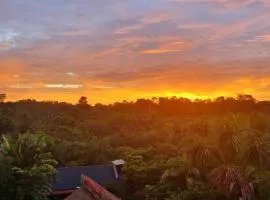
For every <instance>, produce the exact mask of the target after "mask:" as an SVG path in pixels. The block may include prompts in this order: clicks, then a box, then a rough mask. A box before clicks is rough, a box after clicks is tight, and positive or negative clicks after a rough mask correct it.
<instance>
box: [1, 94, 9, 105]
mask: <svg viewBox="0 0 270 200" xmlns="http://www.w3.org/2000/svg"><path fill="white" fill-rule="evenodd" d="M6 97H7V96H6V94H0V103H1V102H4V101H5V99H6Z"/></svg>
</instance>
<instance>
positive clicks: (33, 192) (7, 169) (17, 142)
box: [0, 134, 56, 200]
mask: <svg viewBox="0 0 270 200" xmlns="http://www.w3.org/2000/svg"><path fill="white" fill-rule="evenodd" d="M46 140H47V138H46V137H45V136H44V135H32V134H24V135H18V137H17V138H15V139H14V138H7V137H5V136H3V143H2V144H1V148H2V149H3V152H4V153H3V154H2V155H1V161H2V162H1V170H0V178H1V182H0V184H1V185H0V199H1V200H9V199H15V200H43V199H46V193H49V192H50V191H51V184H52V183H53V181H54V175H55V173H56V170H55V168H54V165H55V164H56V162H55V161H54V160H53V159H52V156H51V154H50V153H48V152H47V150H46V148H47V141H46ZM3 180H5V182H3Z"/></svg>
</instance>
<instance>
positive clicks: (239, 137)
mask: <svg viewBox="0 0 270 200" xmlns="http://www.w3.org/2000/svg"><path fill="white" fill-rule="evenodd" d="M0 132H1V134H2V136H3V137H2V142H1V156H0V159H1V167H0V196H1V199H18V200H26V199H27V200H28V199H29V200H36V199H46V195H44V194H46V193H48V192H50V186H51V183H52V181H53V176H54V174H55V167H58V166H73V165H92V164H101V163H108V162H110V161H111V160H114V159H119V158H121V159H124V160H125V161H126V165H125V167H124V172H125V177H126V188H124V189H123V191H116V194H117V195H119V196H121V198H122V199H128V200H132V199H134V200H135V199H136V200H139V199H140V200H142V199H145V200H208V199H209V200H223V199H224V200H238V199H243V200H249V199H250V200H251V199H254V200H267V199H270V190H269V188H270V168H269V167H270V146H269V144H270V143H269V141H270V140H269V139H270V102H268V101H257V100H256V99H254V98H253V97H252V96H251V95H238V96H237V97H236V98H225V97H219V98H217V99H215V100H194V101H191V100H189V99H185V98H177V97H171V98H152V99H138V100H137V101H135V102H127V101H123V102H121V103H120V102H117V103H114V104H110V105H102V104H96V105H90V104H88V103H87V98H86V97H81V99H80V100H79V101H78V104H77V105H72V104H68V103H62V102H37V101H35V100H22V101H18V102H5V103H4V101H2V103H0ZM30 158H31V159H30Z"/></svg>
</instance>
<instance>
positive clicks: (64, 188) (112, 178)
mask: <svg viewBox="0 0 270 200" xmlns="http://www.w3.org/2000/svg"><path fill="white" fill-rule="evenodd" d="M124 163H125V162H124V161H123V160H115V161H112V162H111V163H109V164H105V165H91V166H76V167H61V168H58V169H57V171H58V172H57V176H56V180H57V181H56V183H55V184H54V185H53V192H52V195H53V196H61V197H67V196H68V195H70V194H72V193H74V192H75V191H77V190H78V189H79V188H80V187H81V185H83V183H82V180H81V177H82V175H84V176H85V177H89V178H90V179H91V180H93V181H94V182H95V183H96V184H98V185H100V186H101V187H102V188H108V187H112V186H116V185H117V186H119V185H120V187H121V184H122V183H123V179H122V167H123V165H124ZM83 191H84V190H83ZM84 192H85V191H84ZM80 193H82V192H80Z"/></svg>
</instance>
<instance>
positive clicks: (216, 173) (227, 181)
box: [209, 165, 254, 200]
mask: <svg viewBox="0 0 270 200" xmlns="http://www.w3.org/2000/svg"><path fill="white" fill-rule="evenodd" d="M209 180H210V182H211V183H212V184H213V185H214V186H215V187H217V188H218V189H219V190H220V191H222V192H223V193H224V194H226V195H227V196H228V197H236V198H239V199H240V198H241V199H243V200H251V199H252V196H253V194H254V189H253V184H252V180H251V179H250V177H249V176H248V174H247V173H245V172H244V171H242V169H241V168H240V167H239V166H237V165H222V166H220V167H217V168H215V169H213V170H212V171H211V172H210V173H209Z"/></svg>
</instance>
